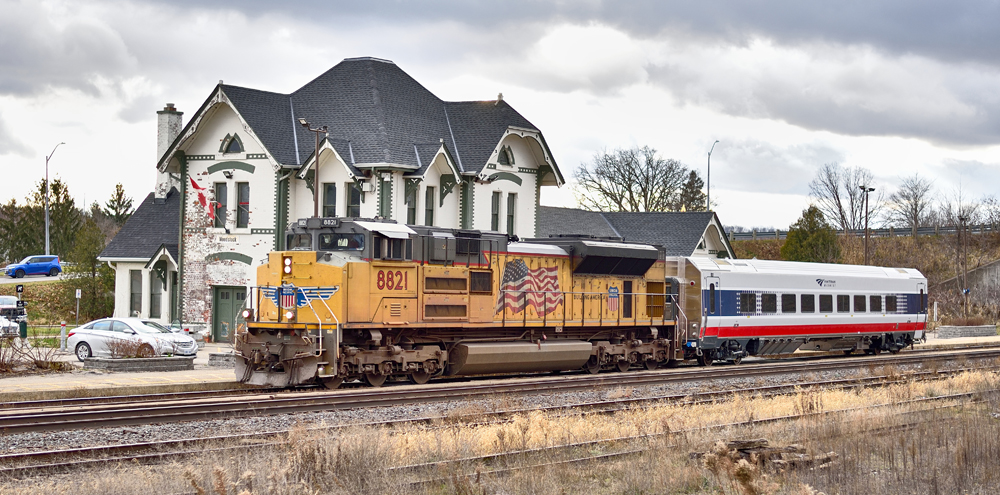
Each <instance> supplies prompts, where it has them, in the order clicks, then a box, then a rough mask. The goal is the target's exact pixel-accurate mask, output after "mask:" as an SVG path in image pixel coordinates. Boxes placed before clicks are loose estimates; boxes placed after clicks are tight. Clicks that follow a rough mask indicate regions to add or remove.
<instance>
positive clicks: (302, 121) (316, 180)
mask: <svg viewBox="0 0 1000 495" xmlns="http://www.w3.org/2000/svg"><path fill="white" fill-rule="evenodd" d="M299 124H300V125H302V127H305V128H306V130H308V131H309V132H314V133H316V153H315V154H314V155H313V218H319V188H320V183H319V134H320V133H321V132H322V133H324V134H325V133H326V126H323V127H317V128H315V129H314V128H312V127H311V125H310V124H309V122H307V121H306V119H299Z"/></svg>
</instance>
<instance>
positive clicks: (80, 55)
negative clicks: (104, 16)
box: [0, 2, 134, 96]
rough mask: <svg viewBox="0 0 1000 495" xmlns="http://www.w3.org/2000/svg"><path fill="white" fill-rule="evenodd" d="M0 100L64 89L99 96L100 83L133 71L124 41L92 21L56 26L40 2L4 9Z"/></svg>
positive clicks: (73, 20)
mask: <svg viewBox="0 0 1000 495" xmlns="http://www.w3.org/2000/svg"><path fill="white" fill-rule="evenodd" d="M0 8H2V10H3V11H4V14H3V15H2V16H0V94H8V95H16V96H26V95H34V94H38V93H39V92H41V91H42V90H44V89H45V88H51V87H65V88H71V89H75V90H78V91H82V92H84V93H86V94H90V95H97V94H98V93H99V92H100V90H99V88H98V85H97V79H98V78H99V77H101V76H102V75H107V74H120V73H122V72H124V71H127V70H128V69H130V68H132V67H134V60H133V59H132V58H131V57H130V55H129V53H128V50H127V48H126V47H125V44H124V42H123V40H121V38H119V37H118V36H117V34H116V33H115V32H114V30H112V29H111V28H109V27H108V26H105V25H103V24H101V23H99V22H95V21H93V20H92V19H90V18H86V17H83V18H81V19H76V18H73V17H72V16H71V17H70V18H69V19H68V20H67V22H66V23H65V24H57V23H56V22H54V21H53V20H52V19H51V18H52V15H51V13H49V12H46V11H45V10H44V7H43V6H42V5H41V4H37V3H35V2H13V3H11V2H4V3H3V4H2V5H0Z"/></svg>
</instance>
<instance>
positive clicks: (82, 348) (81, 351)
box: [76, 342, 93, 362]
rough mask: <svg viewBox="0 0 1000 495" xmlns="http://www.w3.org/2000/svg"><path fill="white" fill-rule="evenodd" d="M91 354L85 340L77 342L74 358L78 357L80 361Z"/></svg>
mask: <svg viewBox="0 0 1000 495" xmlns="http://www.w3.org/2000/svg"><path fill="white" fill-rule="evenodd" d="M91 356H93V353H92V352H90V345H89V344H87V343H86V342H80V343H79V344H77V345H76V358H77V359H79V360H80V361H81V362H82V361H83V360H85V359H87V358H89V357H91Z"/></svg>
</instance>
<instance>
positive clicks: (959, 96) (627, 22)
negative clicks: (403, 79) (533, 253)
mask: <svg viewBox="0 0 1000 495" xmlns="http://www.w3.org/2000/svg"><path fill="white" fill-rule="evenodd" d="M998 19H1000V3H998V2H996V1H976V0H971V1H967V2H961V3H952V2H944V1H939V2H930V1H913V0H910V1H886V2H872V1H840V2H801V1H791V0H777V1H771V2H760V1H729V2H717V1H701V2H687V1H676V2H672V1H653V0H642V1H631V2H630V1H621V0H620V1H601V0H589V1H578V2H567V1H553V2H544V1H526V0H508V1H506V2H480V3H476V2H470V1H458V0H452V1H448V0H442V1H424V2H403V1H396V2H358V1H351V2H338V1H323V2H318V1H317V2H296V1H285V2H273V1H263V0H244V1H227V0H199V1H185V0H181V1H174V2H168V1H154V0H146V1H140V0H133V1H109V2H84V1H75V2H64V1H59V0H47V1H23V2H19V1H11V0H0V170H2V172H3V183H4V185H5V186H6V187H4V188H2V189H0V201H3V202H6V201H9V200H10V199H11V198H16V199H17V200H18V201H22V200H23V198H24V196H25V195H26V192H27V189H28V188H29V186H30V185H31V184H33V183H35V182H37V181H38V180H39V179H40V178H41V177H43V176H44V169H45V156H46V155H47V154H48V153H49V152H50V151H51V149H52V147H53V146H54V145H55V144H56V143H59V142H61V141H65V142H66V145H64V146H61V147H60V148H59V149H58V151H57V152H56V154H55V156H54V157H53V158H52V160H51V162H50V173H51V174H52V175H53V176H55V177H59V178H61V179H63V180H64V181H65V182H67V183H68V185H69V187H70V192H71V193H72V194H73V195H74V196H75V197H76V198H77V199H78V201H80V202H83V201H86V202H87V203H90V202H92V201H95V200H97V201H101V202H104V201H106V200H107V198H108V197H109V196H110V194H111V192H112V190H113V189H114V184H115V183H116V182H121V183H123V184H124V186H125V189H126V192H127V193H128V194H129V195H131V196H133V197H135V198H137V199H141V198H142V197H144V196H145V195H146V194H147V193H148V192H149V191H151V190H152V188H153V185H154V182H155V172H154V163H155V159H156V157H155V154H156V153H155V148H156V127H155V122H156V121H155V117H156V115H155V112H156V110H158V109H160V108H162V106H163V104H164V103H165V102H172V103H175V104H176V105H177V106H178V108H179V109H180V110H182V111H186V112H187V114H186V117H187V116H190V115H191V113H192V112H193V111H195V110H196V109H197V108H198V106H199V105H201V103H202V102H203V101H204V100H205V98H206V97H207V96H208V95H209V92H210V91H211V90H212V88H213V87H214V86H215V84H216V83H217V82H218V81H219V80H220V79H221V80H225V82H226V83H227V84H234V85H239V86H246V87H251V88H255V89H262V90H270V91H277V92H282V93H289V92H292V91H294V90H295V89H297V88H298V87H300V86H302V85H303V84H305V83H306V82H308V81H309V80H310V79H312V78H313V77H315V76H317V75H319V74H320V73H321V72H323V71H324V70H326V69H328V68H329V67H331V66H333V65H335V64H336V63H338V62H339V61H340V60H342V59H344V58H348V57H358V56H373V57H379V58H385V59H390V60H393V61H394V62H396V63H397V64H398V65H399V66H400V67H401V68H402V69H403V70H405V71H407V72H408V73H409V74H410V75H412V76H413V77H415V78H416V79H417V80H418V81H420V82H421V83H423V84H424V85H425V86H426V87H427V88H428V89H430V90H431V91H432V92H434V93H435V94H437V95H438V96H439V97H441V98H442V99H445V100H452V101H457V100H486V99H494V98H496V95H497V93H500V92H502V93H503V94H504V99H505V100H506V101H508V102H509V103H510V104H511V105H513V106H514V107H515V108H516V109H518V110H519V111H520V112H521V113H522V114H523V115H524V116H525V117H527V118H528V119H529V120H530V121H531V122H533V123H534V124H535V125H536V126H538V127H539V128H540V129H541V130H542V132H543V133H544V134H545V136H546V139H547V140H548V142H549V145H550V146H551V148H552V150H553V153H554V154H555V158H556V160H557V162H558V163H559V165H560V166H561V168H562V169H563V171H564V173H566V175H567V176H569V175H571V172H572V170H573V169H575V168H576V167H578V166H579V165H580V163H582V162H585V161H588V160H589V159H590V158H591V157H592V156H593V154H594V153H595V152H597V151H600V150H602V149H612V148H615V147H628V146H633V145H640V146H642V145H649V146H652V147H654V148H656V149H658V150H659V151H660V152H661V154H662V155H663V156H664V157H668V158H675V159H678V160H680V161H682V162H683V163H685V164H686V165H687V166H689V167H691V168H698V169H699V170H700V171H701V172H702V175H703V177H704V174H705V166H706V157H707V152H708V149H709V147H710V146H711V144H712V142H713V141H715V140H719V141H720V143H719V144H718V145H717V146H716V149H715V152H714V153H713V155H712V174H711V175H712V191H711V192H712V199H713V202H715V203H717V207H716V210H717V211H718V213H719V215H720V217H721V219H722V221H723V222H724V223H725V224H727V225H741V226H744V227H754V226H757V227H764V226H777V227H781V228H785V227H787V226H788V225H789V224H790V223H792V222H794V221H795V219H796V218H797V217H798V216H799V214H800V213H801V211H802V209H804V208H805V207H806V206H808V204H809V197H808V191H809V188H808V184H809V182H810V181H811V180H812V178H813V177H814V176H815V173H816V171H817V170H818V168H819V167H820V166H822V165H823V164H824V163H828V162H838V163H840V164H842V165H845V166H860V167H866V168H868V169H870V170H871V171H872V172H873V173H874V174H875V176H876V177H877V179H878V184H876V186H877V187H879V188H880V189H881V190H882V191H885V192H886V193H887V194H888V193H891V192H892V191H893V190H894V188H895V187H896V185H897V184H898V183H899V181H900V178H901V177H903V176H909V175H913V174H914V173H919V174H920V175H922V176H925V177H928V178H931V179H932V180H933V181H934V184H935V187H936V190H937V192H938V193H939V194H940V195H951V194H954V192H955V191H956V190H957V189H958V188H959V187H961V188H962V190H963V194H964V195H967V196H971V197H981V196H984V195H987V194H994V193H996V192H997V187H996V185H997V184H1000V146H998V142H1000V139H998V138H1000V91H998V88H1000V29H997V27H996V26H997V20H998ZM548 189H550V190H547V191H545V192H544V193H543V198H542V201H543V204H548V205H555V206H573V205H574V204H575V201H574V199H573V194H572V191H571V189H570V188H569V187H564V188H562V189H554V188H548Z"/></svg>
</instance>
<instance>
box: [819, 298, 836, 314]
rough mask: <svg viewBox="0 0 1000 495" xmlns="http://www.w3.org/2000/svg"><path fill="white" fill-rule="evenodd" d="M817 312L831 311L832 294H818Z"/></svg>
mask: <svg viewBox="0 0 1000 495" xmlns="http://www.w3.org/2000/svg"><path fill="white" fill-rule="evenodd" d="M819 312H820V313H833V295H831V294H820V295H819Z"/></svg>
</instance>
